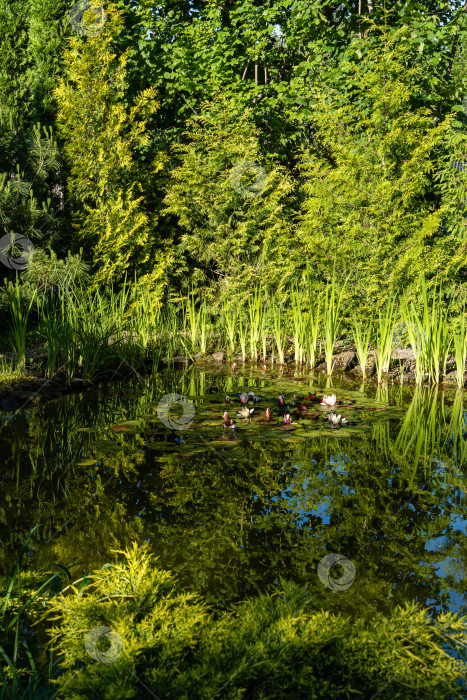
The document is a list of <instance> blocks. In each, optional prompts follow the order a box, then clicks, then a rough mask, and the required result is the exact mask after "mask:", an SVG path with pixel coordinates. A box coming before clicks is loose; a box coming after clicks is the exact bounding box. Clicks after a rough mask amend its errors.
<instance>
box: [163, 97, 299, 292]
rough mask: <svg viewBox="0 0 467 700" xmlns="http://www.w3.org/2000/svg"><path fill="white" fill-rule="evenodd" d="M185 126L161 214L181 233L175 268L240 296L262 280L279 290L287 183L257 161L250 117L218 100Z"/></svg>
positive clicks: (288, 258) (291, 253)
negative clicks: (163, 213) (168, 216)
mask: <svg viewBox="0 0 467 700" xmlns="http://www.w3.org/2000/svg"><path fill="white" fill-rule="evenodd" d="M202 109H203V111H202V114H200V115H199V116H196V117H193V118H192V119H190V120H189V121H188V126H187V130H186V133H185V142H184V143H181V144H178V145H177V146H175V148H174V152H175V155H176V157H177V158H178V165H177V164H176V167H174V169H173V170H172V172H171V177H170V179H169V181H168V184H167V195H166V198H165V204H166V210H165V211H166V213H167V214H171V215H173V216H175V217H176V219H177V221H178V225H179V227H180V229H181V232H182V233H181V237H180V241H179V244H178V252H179V255H180V265H181V269H185V270H188V269H191V270H192V271H193V277H194V279H195V280H196V281H199V282H208V283H209V282H213V283H214V285H216V284H220V285H221V286H223V287H226V288H227V289H229V290H230V292H231V293H232V294H233V293H236V292H245V291H247V290H250V289H251V287H252V285H253V286H254V284H255V283H256V282H258V281H261V280H264V282H265V286H267V285H271V287H272V288H274V289H277V288H280V287H281V285H282V284H285V282H286V280H287V277H288V275H289V274H290V271H291V270H293V268H294V263H293V259H294V258H297V256H298V253H299V248H298V246H297V241H296V240H295V238H294V228H293V225H292V223H291V219H290V211H289V210H290V205H291V197H292V191H293V184H292V180H291V178H290V176H289V175H288V174H287V172H286V171H285V169H284V168H282V167H280V166H277V164H275V163H274V162H272V161H271V160H267V159H266V158H265V157H263V155H262V153H261V149H260V142H259V132H258V130H257V128H256V127H255V126H254V124H253V122H252V118H251V114H250V113H249V112H248V111H247V112H242V111H239V110H238V109H237V108H236V107H235V104H234V103H233V102H232V101H230V100H229V99H227V98H225V97H223V96H221V95H218V96H217V97H216V98H215V99H214V100H212V101H209V102H205V103H204V104H203V106H202Z"/></svg>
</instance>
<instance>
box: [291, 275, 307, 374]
mask: <svg viewBox="0 0 467 700" xmlns="http://www.w3.org/2000/svg"><path fill="white" fill-rule="evenodd" d="M291 299H292V306H291V310H292V322H293V329H294V335H293V342H294V359H295V364H297V365H298V364H302V363H303V360H304V357H305V349H306V343H307V330H308V322H307V321H308V318H307V315H306V313H305V312H304V311H303V310H302V295H301V293H300V291H299V289H298V287H295V288H294V289H293V290H292V293H291Z"/></svg>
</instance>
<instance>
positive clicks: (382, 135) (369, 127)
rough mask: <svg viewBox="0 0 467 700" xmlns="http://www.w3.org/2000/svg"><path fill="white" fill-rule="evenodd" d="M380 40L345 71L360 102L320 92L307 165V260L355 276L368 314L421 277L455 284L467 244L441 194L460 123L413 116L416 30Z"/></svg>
mask: <svg viewBox="0 0 467 700" xmlns="http://www.w3.org/2000/svg"><path fill="white" fill-rule="evenodd" d="M373 30H374V31H375V32H376V33H377V34H379V33H381V34H382V39H381V40H378V41H377V43H376V46H375V47H373V45H372V44H370V48H369V49H365V45H364V44H363V43H360V44H358V43H357V44H356V55H355V60H353V61H351V62H348V63H346V64H345V65H344V66H342V71H344V72H345V73H346V74H347V80H348V81H349V82H350V83H352V85H353V91H352V100H351V101H349V100H348V99H346V98H343V97H342V95H341V94H340V93H339V92H338V90H333V91H326V92H325V93H324V92H320V91H319V90H317V91H316V107H315V113H314V126H315V134H314V138H313V140H312V142H311V143H310V146H309V148H307V149H306V150H305V151H304V155H303V162H302V173H303V176H304V177H305V180H304V192H305V199H304V201H303V212H304V213H303V218H302V224H301V229H302V232H303V242H304V244H305V246H306V250H307V252H308V254H309V255H310V257H311V258H312V260H313V262H314V265H313V267H314V269H318V270H323V269H325V270H327V271H328V274H329V272H330V271H331V270H332V267H333V266H334V264H336V268H337V270H338V271H339V272H340V273H341V274H342V276H343V277H344V276H347V275H349V277H350V279H349V285H348V288H349V290H353V291H354V292H355V294H356V295H358V297H359V306H360V308H361V309H364V308H366V307H368V306H373V305H374V304H375V302H376V303H377V304H384V303H386V302H387V299H388V298H390V297H391V296H392V295H394V294H396V295H398V294H402V293H403V292H405V291H406V290H407V289H410V287H411V286H412V283H416V284H417V285H418V279H419V276H420V274H422V273H424V274H426V275H428V276H430V278H431V277H433V278H436V277H438V279H439V280H440V281H442V282H444V281H449V280H450V281H452V274H453V272H454V273H456V272H457V271H458V270H459V268H460V267H461V265H463V261H462V259H461V257H460V256H459V255H458V250H457V249H458V246H459V243H460V241H461V240H463V237H464V236H465V232H463V234H461V235H460V233H459V231H458V230H456V231H453V230H452V229H451V230H450V231H446V230H445V229H444V228H443V226H442V222H443V219H444V218H446V217H447V216H448V213H449V211H450V208H451V205H452V202H449V201H448V200H446V198H443V197H441V196H440V194H439V192H438V193H437V190H436V187H435V184H434V179H435V177H434V176H435V173H436V171H437V168H438V167H442V168H443V169H444V170H445V171H446V172H447V171H448V170H449V168H451V163H449V164H448V165H447V168H446V164H442V163H441V158H442V156H443V154H444V149H445V145H446V142H447V139H448V137H449V135H450V134H452V126H451V125H452V121H453V118H451V117H447V118H446V119H444V120H441V121H437V120H436V119H434V118H433V117H432V116H431V115H430V112H429V111H428V109H426V108H424V107H416V106H415V107H414V104H413V102H414V92H415V87H414V85H416V83H417V79H418V76H417V71H418V69H417V68H411V67H410V66H409V67H408V66H407V64H408V60H406V59H407V50H406V45H405V42H404V38H405V36H406V33H407V30H406V29H402V30H398V31H396V32H394V33H393V34H389V33H386V32H385V30H384V28H383V30H381V32H380V30H378V28H377V27H373ZM363 53H364V54H365V55H364V57H363V58H362V60H360V59H359V58H358V54H360V57H362V55H363ZM451 158H452V155H451ZM452 172H453V171H452V168H451V173H452ZM445 174H446V173H445ZM458 211H459V210H458ZM453 254H454V257H453ZM454 291H455V287H454V286H453V287H452V292H454Z"/></svg>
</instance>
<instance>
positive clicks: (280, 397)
mask: <svg viewBox="0 0 467 700" xmlns="http://www.w3.org/2000/svg"><path fill="white" fill-rule="evenodd" d="M279 406H285V401H284V397H283V396H282V394H281V395H280V396H279Z"/></svg>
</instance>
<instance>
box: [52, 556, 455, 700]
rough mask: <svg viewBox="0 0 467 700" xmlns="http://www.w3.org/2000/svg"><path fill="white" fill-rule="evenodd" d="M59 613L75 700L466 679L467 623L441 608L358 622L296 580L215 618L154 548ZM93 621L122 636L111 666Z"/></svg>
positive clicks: (347, 693)
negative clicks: (93, 638) (96, 653)
mask: <svg viewBox="0 0 467 700" xmlns="http://www.w3.org/2000/svg"><path fill="white" fill-rule="evenodd" d="M336 595H339V594H336ZM52 608H53V611H54V612H53V619H54V624H55V627H54V629H53V630H52V632H51V634H52V637H53V639H54V648H55V649H58V651H59V652H61V653H62V654H63V657H62V660H61V664H62V668H63V675H60V677H59V679H58V686H59V693H58V694H59V697H66V698H67V700H72V699H73V698H83V697H86V698H97V697H99V698H104V697H105V698H130V697H141V698H142V697H158V698H164V700H168V699H169V698H174V699H176V700H181V699H184V698H186V699H188V698H189V699H190V700H194V699H195V698H211V697H221V698H232V699H233V698H295V699H296V698H307V699H309V698H349V697H354V696H359V697H364V698H371V697H374V696H375V694H378V697H381V698H401V700H402V699H404V700H407V698H421V697H423V698H439V699H440V700H441V698H443V699H444V698H446V697H447V695H448V694H449V693H455V692H456V688H459V686H458V685H456V684H457V682H458V681H459V679H461V678H463V677H465V663H464V662H462V661H460V660H458V659H455V658H453V657H452V656H449V655H448V654H447V653H446V651H445V650H448V651H449V650H450V651H451V652H452V650H459V649H460V648H461V647H462V646H463V645H464V644H465V632H466V620H465V618H462V619H459V618H457V617H456V616H455V615H452V614H442V615H440V616H439V617H438V619H437V621H436V622H433V621H431V620H430V619H429V617H428V615H427V613H426V611H424V610H422V609H420V608H418V607H416V606H415V605H407V606H406V607H404V608H397V609H395V610H394V612H393V614H392V615H391V616H390V617H389V618H385V617H383V616H380V615H376V616H375V617H374V618H372V619H371V620H363V619H357V620H352V619H350V618H348V617H344V616H343V615H336V614H333V613H330V612H325V611H323V610H319V609H317V606H316V602H315V601H313V599H312V598H311V597H310V595H309V593H308V592H307V589H306V588H304V587H299V586H297V585H295V584H291V583H283V584H282V587H281V588H280V589H278V590H277V592H276V593H275V594H273V595H262V596H259V597H258V598H255V599H253V600H250V601H246V602H243V603H240V604H239V605H238V606H237V607H236V609H235V610H234V611H233V612H231V613H228V614H222V615H220V617H214V615H213V614H212V612H211V611H210V609H209V608H208V606H207V605H206V604H205V603H204V602H203V601H202V600H201V599H200V598H199V597H198V596H197V595H196V594H193V593H188V592H185V591H182V590H180V589H179V588H177V585H176V583H175V582H174V579H173V578H172V577H171V575H170V573H169V572H167V571H162V570H160V569H158V568H157V567H156V566H155V562H154V560H153V558H152V557H151V555H149V553H148V550H147V548H146V547H145V546H144V547H142V548H140V549H138V548H137V547H136V545H135V546H134V547H133V549H132V550H131V551H128V552H126V553H125V562H124V563H123V565H121V566H120V565H113V566H110V565H106V567H104V568H103V569H102V570H101V571H99V572H98V573H96V574H95V575H94V576H93V577H92V583H91V584H90V585H89V586H88V587H87V588H86V589H85V590H84V592H83V591H81V592H79V591H78V590H77V589H75V588H72V589H71V591H68V592H67V593H66V594H65V595H61V596H59V597H57V598H55V599H54V601H53V602H52ZM94 627H108V628H110V629H111V630H112V631H113V634H114V637H113V641H112V644H111V646H110V647H109V644H108V643H107V649H105V648H104V646H102V647H101V648H100V651H101V653H103V654H104V657H101V658H104V662H102V661H99V660H95V659H93V658H92V657H91V655H90V654H89V653H88V651H87V650H86V647H85V638H86V635H87V634H88V635H89V631H90V630H92V628H94ZM115 635H118V637H117V636H115ZM119 638H120V640H119ZM89 639H90V637H89V636H88V637H87V640H88V641H87V646H88V648H89ZM119 642H120V643H119ZM95 648H97V645H96V647H95ZM113 652H116V653H115V655H114V657H113V658H114V660H113V661H112V662H110V661H109V658H112V654H113ZM106 653H107V655H108V657H107V658H105V654H106ZM148 689H150V692H149V690H148Z"/></svg>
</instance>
